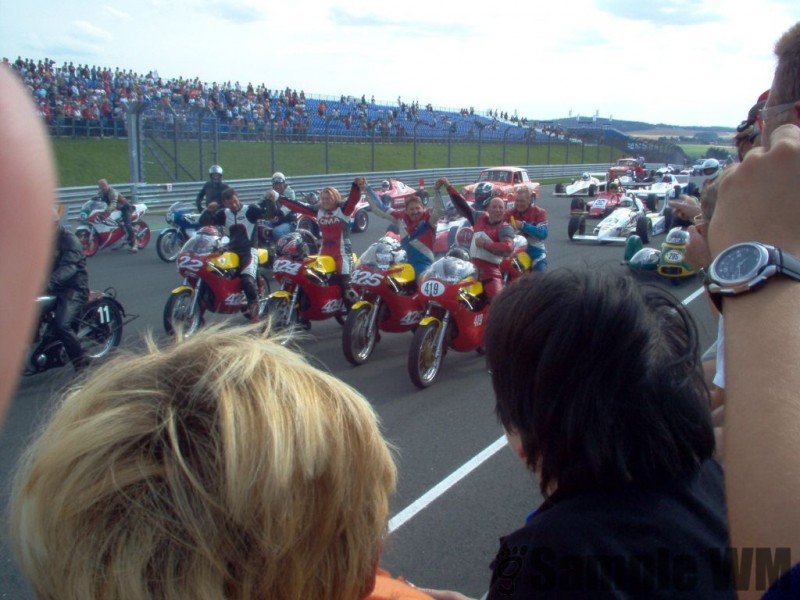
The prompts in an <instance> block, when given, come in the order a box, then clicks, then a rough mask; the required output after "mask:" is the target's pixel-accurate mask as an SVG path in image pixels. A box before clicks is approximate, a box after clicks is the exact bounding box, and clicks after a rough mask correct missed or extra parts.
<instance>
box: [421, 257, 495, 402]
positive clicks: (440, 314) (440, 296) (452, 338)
mask: <svg viewBox="0 0 800 600" xmlns="http://www.w3.org/2000/svg"><path fill="white" fill-rule="evenodd" d="M418 289H419V295H420V301H421V302H422V303H423V304H424V306H425V314H424V316H423V317H422V319H421V320H420V322H419V325H418V326H417V329H416V331H415V332H414V338H413V339H412V340H411V346H410V348H409V350H408V374H409V376H410V377H411V381H412V382H413V383H414V385H416V386H417V387H418V388H422V389H424V388H426V387H428V386H430V385H431V384H432V383H433V382H434V380H435V379H436V376H437V375H438V373H439V369H440V368H441V366H442V361H443V360H444V357H445V354H446V353H447V349H448V348H452V349H453V350H455V351H457V352H469V351H471V350H477V351H479V352H481V351H482V349H483V331H484V327H485V326H486V318H487V316H488V315H489V302H488V301H487V299H486V295H485V294H484V291H483V284H482V283H481V282H480V281H479V280H478V277H477V271H476V269H475V266H474V265H473V264H472V263H471V262H469V261H466V260H462V259H460V258H455V257H452V256H445V257H443V258H440V259H439V260H437V261H435V262H434V263H433V264H432V265H431V267H430V268H429V269H427V270H426V271H424V272H423V273H422V274H421V275H420V277H419V282H418Z"/></svg>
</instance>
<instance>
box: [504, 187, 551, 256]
mask: <svg viewBox="0 0 800 600" xmlns="http://www.w3.org/2000/svg"><path fill="white" fill-rule="evenodd" d="M506 220H507V221H508V222H509V223H511V226H512V227H513V228H514V229H515V230H516V231H517V232H518V233H519V234H520V235H524V236H525V237H526V238H527V240H528V256H530V257H531V270H532V271H546V270H547V250H546V249H545V246H544V241H545V240H546V239H547V234H548V227H547V211H546V210H545V209H543V208H542V207H541V206H537V205H535V204H534V203H533V195H532V194H531V190H530V188H529V187H527V186H524V185H523V186H519V187H518V188H517V189H516V192H515V196H514V208H512V209H510V210H509V211H507V212H506Z"/></svg>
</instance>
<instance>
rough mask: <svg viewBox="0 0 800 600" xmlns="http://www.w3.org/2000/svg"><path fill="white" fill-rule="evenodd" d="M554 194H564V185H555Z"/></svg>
mask: <svg viewBox="0 0 800 600" xmlns="http://www.w3.org/2000/svg"><path fill="white" fill-rule="evenodd" d="M555 193H556V194H563V193H564V184H563V183H557V184H556V190H555Z"/></svg>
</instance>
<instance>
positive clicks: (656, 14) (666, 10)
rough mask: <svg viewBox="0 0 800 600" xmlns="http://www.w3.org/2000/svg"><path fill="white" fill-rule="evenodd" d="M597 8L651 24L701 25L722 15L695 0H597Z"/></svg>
mask: <svg viewBox="0 0 800 600" xmlns="http://www.w3.org/2000/svg"><path fill="white" fill-rule="evenodd" d="M596 7H597V9H598V10H600V11H603V12H607V13H609V14H610V15H612V16H614V17H617V18H619V19H630V20H634V21H645V22H650V23H652V24H653V25H662V26H663V25H681V26H686V25H701V24H703V23H712V22H717V21H722V20H723V18H724V17H723V16H722V15H720V14H716V13H713V12H711V11H710V10H708V9H707V8H705V7H703V6H702V5H698V2H697V0H659V2H658V4H650V3H647V2H638V3H637V2H630V1H629V0H597V4H596Z"/></svg>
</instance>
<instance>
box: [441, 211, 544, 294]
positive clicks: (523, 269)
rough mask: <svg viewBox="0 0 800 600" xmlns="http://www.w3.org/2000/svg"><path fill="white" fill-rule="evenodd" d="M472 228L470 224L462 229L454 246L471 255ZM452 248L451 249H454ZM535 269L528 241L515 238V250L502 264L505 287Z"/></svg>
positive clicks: (455, 238)
mask: <svg viewBox="0 0 800 600" xmlns="http://www.w3.org/2000/svg"><path fill="white" fill-rule="evenodd" d="M472 235H473V231H472V226H470V225H469V223H467V224H465V225H464V226H463V227H461V228H460V229H459V230H458V232H457V233H456V235H455V237H454V240H455V241H454V244H453V246H457V247H460V248H464V250H466V251H467V252H468V253H469V248H470V244H471V242H472ZM453 246H451V247H453ZM532 268H533V262H532V261H531V257H530V254H528V240H527V239H526V238H525V236H524V235H515V236H514V248H513V249H512V250H511V254H509V255H508V256H505V257H503V260H502V262H501V263H500V271H501V273H502V274H503V287H505V286H506V285H508V284H509V283H511V282H512V281H514V280H515V279H516V278H517V277H519V276H520V275H524V274H525V273H527V272H528V271H530V270H531V269H532Z"/></svg>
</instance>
